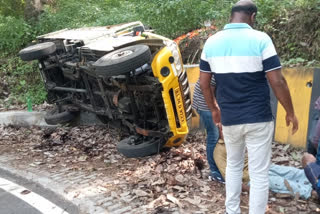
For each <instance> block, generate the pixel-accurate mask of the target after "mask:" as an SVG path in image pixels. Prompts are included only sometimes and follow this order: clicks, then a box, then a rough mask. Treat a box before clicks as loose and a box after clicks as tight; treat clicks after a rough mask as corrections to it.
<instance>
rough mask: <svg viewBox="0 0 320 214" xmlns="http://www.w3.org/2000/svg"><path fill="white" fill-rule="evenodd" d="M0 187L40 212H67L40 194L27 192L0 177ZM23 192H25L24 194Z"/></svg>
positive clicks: (61, 213) (48, 213) (49, 213)
mask: <svg viewBox="0 0 320 214" xmlns="http://www.w3.org/2000/svg"><path fill="white" fill-rule="evenodd" d="M0 188H1V189H3V190H5V191H7V192H9V193H11V194H12V195H14V196H16V197H18V198H20V199H21V200H23V201H25V202H26V203H28V204H30V205H31V206H33V207H34V208H36V209H37V210H39V211H40V212H42V213H45V214H69V213H68V212H66V211H64V210H63V209H61V208H60V207H58V206H57V205H55V204H53V203H52V202H50V201H48V200H47V199H45V198H43V197H42V196H40V195H38V194H36V193H34V192H31V191H30V192H29V190H28V189H26V188H24V187H22V186H19V185H18V184H15V183H13V182H11V181H8V180H6V179H4V178H0ZM23 192H25V193H26V194H24V193H23ZM28 192H29V193H28Z"/></svg>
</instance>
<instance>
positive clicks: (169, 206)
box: [0, 126, 318, 213]
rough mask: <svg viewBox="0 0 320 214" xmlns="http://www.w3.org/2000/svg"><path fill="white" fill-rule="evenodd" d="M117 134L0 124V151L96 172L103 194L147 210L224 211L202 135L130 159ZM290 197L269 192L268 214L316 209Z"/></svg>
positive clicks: (283, 152)
mask: <svg viewBox="0 0 320 214" xmlns="http://www.w3.org/2000/svg"><path fill="white" fill-rule="evenodd" d="M121 134H122V133H120V132H119V131H118V130H115V129H110V128H108V127H90V126H89V127H59V128H54V129H40V128H36V127H32V128H14V127H0V152H4V151H5V152H9V153H10V152H12V153H13V154H16V156H17V158H16V160H17V161H19V162H26V163H27V164H26V165H27V166H28V165H30V166H32V167H39V168H47V169H48V170H50V169H52V168H54V169H57V168H66V167H68V168H70V169H72V170H73V171H74V172H76V171H86V172H87V173H88V174H90V173H91V172H93V171H97V172H99V173H100V176H102V177H107V178H108V179H109V180H110V181H109V182H104V183H101V188H104V189H105V191H107V192H109V195H111V196H112V197H114V198H118V199H119V200H120V201H122V202H123V203H127V204H130V205H132V206H135V207H144V208H145V209H147V210H149V211H150V213H157V212H159V213H161V212H168V213H172V212H174V211H180V213H192V212H194V213H196V212H197V213H213V212H214V213H224V199H225V196H224V195H225V189H224V185H223V184H220V183H217V182H212V181H209V180H208V179H206V177H207V176H206V175H207V174H208V165H207V162H206V156H205V153H206V152H205V149H206V145H205V137H204V135H203V134H202V133H200V132H198V133H196V134H192V135H189V136H188V138H187V139H186V142H185V143H184V144H182V145H181V146H180V147H177V148H171V149H170V151H165V152H161V153H160V154H157V155H154V156H151V157H145V158H136V159H128V158H125V157H123V156H122V155H121V154H119V153H118V152H117V150H116V143H117V142H118V141H119V140H120V139H121V138H122V136H121ZM273 151H274V152H273V162H276V163H281V164H285V165H291V166H294V165H295V164H299V162H298V159H299V157H300V153H302V152H300V150H297V149H294V148H292V147H291V146H287V145H281V144H273ZM292 154H293V155H292ZM202 175H203V176H202ZM97 179H99V177H97ZM288 188H289V187H288ZM292 199H293V198H292V196H291V195H290V197H287V196H286V195H283V194H273V193H270V199H269V213H289V212H291V213H292V212H297V211H301V212H309V211H313V212H317V211H316V210H317V208H318V204H316V203H313V202H311V201H310V200H309V201H304V200H298V198H297V196H296V198H295V200H292ZM312 200H314V199H312ZM241 203H242V204H241V206H242V207H246V208H247V207H248V194H242V195H241ZM243 209H244V208H243ZM294 210H295V211H294ZM243 211H245V209H244V210H243ZM282 211H283V212H282Z"/></svg>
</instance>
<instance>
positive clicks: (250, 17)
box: [230, 0, 258, 26]
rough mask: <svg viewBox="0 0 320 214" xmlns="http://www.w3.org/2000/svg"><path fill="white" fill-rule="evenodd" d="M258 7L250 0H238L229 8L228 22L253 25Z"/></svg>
mask: <svg viewBox="0 0 320 214" xmlns="http://www.w3.org/2000/svg"><path fill="white" fill-rule="evenodd" d="M257 12H258V8H257V6H256V5H255V3H253V1H251V0H240V1H238V2H237V3H236V4H235V5H233V6H232V9H231V18H230V22H233V23H247V24H248V25H250V26H253V24H254V22H255V19H256V15H257Z"/></svg>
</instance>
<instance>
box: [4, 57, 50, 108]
mask: <svg viewBox="0 0 320 214" xmlns="http://www.w3.org/2000/svg"><path fill="white" fill-rule="evenodd" d="M1 58H7V63H6V64H2V65H0V74H2V75H1V76H5V77H6V80H7V83H8V87H9V91H10V97H9V98H10V99H9V103H25V102H26V98H27V97H31V99H32V102H33V103H34V104H40V103H43V101H44V100H45V99H46V94H47V93H46V91H45V89H44V84H43V82H42V80H41V77H40V75H39V71H38V66H37V62H29V63H26V62H23V61H21V60H20V58H19V57H16V56H4V55H2V56H1Z"/></svg>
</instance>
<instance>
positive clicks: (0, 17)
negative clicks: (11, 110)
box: [0, 0, 320, 106]
mask: <svg viewBox="0 0 320 214" xmlns="http://www.w3.org/2000/svg"><path fill="white" fill-rule="evenodd" d="M236 1H237V0H205V1H199V0H162V1H152V0H41V1H35V0H0V3H1V4H0V38H1V39H0V81H1V82H2V83H3V84H2V85H1V86H0V105H2V106H3V105H6V106H9V105H12V104H21V103H22V104H23V103H26V99H27V97H30V98H32V101H33V103H35V104H40V103H42V102H43V101H44V100H45V97H46V93H45V90H44V88H43V84H42V81H41V79H40V75H39V74H38V69H37V64H36V63H34V62H30V63H25V62H22V61H21V60H20V59H19V58H18V56H17V53H18V51H19V50H20V49H21V48H22V47H25V46H26V45H28V44H30V43H31V42H32V40H34V39H35V38H36V36H38V35H41V34H44V33H48V32H52V31H55V30H60V29H63V28H76V27H84V26H102V25H112V24H118V23H123V22H130V21H136V20H140V21H142V22H143V23H144V24H146V25H148V26H150V27H152V28H153V29H154V30H155V32H156V33H158V34H161V35H164V36H167V37H169V38H172V39H174V38H176V37H178V36H179V35H182V34H185V33H187V32H189V31H192V30H194V29H198V28H201V27H204V23H205V21H209V22H211V24H213V25H215V26H216V27H217V28H218V29H221V27H222V26H223V25H224V24H225V23H226V22H227V21H228V16H229V11H230V7H231V5H232V4H233V3H234V2H236ZM35 2H38V4H36V5H35V4H34V3H35ZM39 2H40V4H39ZM256 3H257V4H258V8H259V14H258V17H257V28H258V29H260V30H264V31H266V32H267V33H268V34H269V35H270V36H271V37H272V38H273V39H274V42H275V44H276V46H277V50H278V52H279V54H280V56H281V59H282V61H283V62H284V64H298V65H309V66H314V65H316V64H317V62H319V60H320V55H319V51H320V49H319V48H320V30H319V29H320V21H319V15H320V0H282V1H277V0H256Z"/></svg>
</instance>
